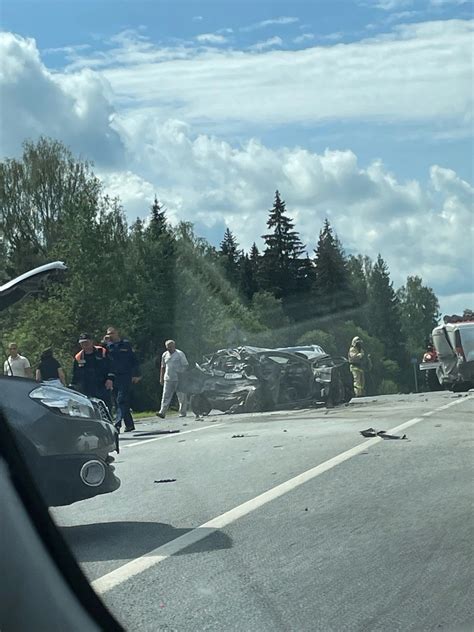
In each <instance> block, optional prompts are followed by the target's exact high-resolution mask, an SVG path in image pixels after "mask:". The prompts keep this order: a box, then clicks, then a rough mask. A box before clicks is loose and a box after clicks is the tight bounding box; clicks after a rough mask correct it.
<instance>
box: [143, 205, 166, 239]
mask: <svg viewBox="0 0 474 632" xmlns="http://www.w3.org/2000/svg"><path fill="white" fill-rule="evenodd" d="M167 230H168V222H167V221H166V209H165V207H164V206H163V205H162V204H160V203H159V202H158V199H157V197H156V196H155V199H154V201H153V204H152V206H151V210H150V221H149V224H148V227H147V233H148V236H149V237H151V239H153V240H154V241H157V240H158V239H159V238H160V237H161V236H162V235H163V234H164V233H165V232H167Z"/></svg>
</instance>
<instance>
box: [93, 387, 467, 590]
mask: <svg viewBox="0 0 474 632" xmlns="http://www.w3.org/2000/svg"><path fill="white" fill-rule="evenodd" d="M463 401H465V399H464V398H463V399H460V400H456V401H455V402H450V403H449V404H445V405H443V406H440V407H439V408H435V409H434V410H432V411H429V412H427V413H423V414H422V415H421V416H420V417H413V419H409V420H408V421H405V422H404V423H402V424H400V425H399V426H396V427H395V428H392V429H391V430H389V431H388V432H389V434H394V433H397V432H401V431H402V430H406V429H407V428H409V427H410V426H414V425H415V424H417V423H419V422H420V421H423V419H424V418H425V417H428V416H430V415H433V414H434V413H437V412H440V411H442V410H446V409H447V408H451V407H452V406H456V405H457V404H460V403H462V402H463ZM189 432H190V431H189ZM171 436H172V435H171ZM380 441H383V439H381V438H380V437H374V438H372V439H367V440H365V441H364V442H363V443H360V444H358V445H356V446H354V447H353V448H350V449H349V450H346V451H345V452H341V453H340V454H338V455H337V456H335V457H333V458H331V459H329V460H328V461H325V462H324V463H321V464H320V465H316V466H315V467H313V468H311V469H309V470H306V472H302V473H301V474H298V475H297V476H295V477H293V478H290V479H289V480H287V481H285V482H284V483H280V485H277V486H276V487H273V488H272V489H269V490H268V491H266V492H263V494H259V495H258V496H255V498H252V499H250V500H248V501H246V502H244V503H242V504H241V505H239V506H237V507H234V508H233V509H230V510H229V511H226V512H225V513H223V514H221V515H220V516H217V517H216V518H213V519H212V520H209V521H208V522H205V523H204V524H202V525H200V526H199V527H196V529H193V530H192V531H188V532H187V533H185V534H184V535H182V536H180V537H178V538H175V539H174V540H171V541H170V542H167V543H166V544H163V545H162V546H159V547H157V548H156V549H154V550H153V551H150V552H149V553H146V554H145V555H142V556H140V557H138V558H136V559H134V560H132V561H130V562H128V563H127V564H124V565H123V566H120V567H119V568H116V569H115V570H113V571H111V572H110V573H107V574H106V575H103V576H102V577H99V578H98V579H96V580H94V581H93V582H92V587H93V588H94V590H95V591H96V592H98V593H105V592H107V591H109V590H112V588H115V587H116V586H118V585H120V584H122V583H123V582H125V581H127V580H128V579H130V578H131V577H134V576H135V575H138V574H139V573H142V572H143V571H146V570H147V569H149V568H151V567H152V566H155V565H157V564H159V563H160V562H163V560H166V559H167V558H168V557H170V556H172V555H175V554H176V553H179V552H180V551H182V550H183V549H185V548H187V547H189V546H191V545H192V544H195V543H196V542H199V541H200V540H203V539H204V538H207V537H208V536H209V535H210V534H211V533H213V532H214V531H217V530H218V529H222V528H224V527H226V526H227V525H229V524H231V523H232V522H235V521H236V520H238V519H239V518H242V517H243V516H246V515H248V514H249V513H251V512H252V511H255V510H256V509H259V508H260V507H262V506H263V505H266V504H267V503H269V502H270V501H272V500H275V499H276V498H279V497H280V496H283V495H284V494H286V493H288V492H290V491H292V490H293V489H296V488H297V487H300V485H303V484H304V483H306V482H308V481H310V480H312V479H313V478H315V477H316V476H319V475H320V474H323V473H324V472H327V471H328V470H331V469H332V468H333V467H336V465H339V464H340V463H344V462H345V461H347V460H348V459H350V458H352V457H353V456H356V455H357V454H360V453H361V452H364V451H365V450H367V448H370V447H371V446H373V445H376V444H377V443H380Z"/></svg>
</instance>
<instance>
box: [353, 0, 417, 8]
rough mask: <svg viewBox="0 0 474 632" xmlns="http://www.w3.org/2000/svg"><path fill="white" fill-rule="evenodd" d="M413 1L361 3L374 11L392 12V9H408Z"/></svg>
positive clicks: (394, 0)
mask: <svg viewBox="0 0 474 632" xmlns="http://www.w3.org/2000/svg"><path fill="white" fill-rule="evenodd" d="M413 1H414V0H371V1H370V2H367V1H366V2H363V4H365V5H369V6H372V7H374V8H376V9H382V10H383V11H393V10H394V9H401V8H403V7H408V6H410V5H412V4H413Z"/></svg>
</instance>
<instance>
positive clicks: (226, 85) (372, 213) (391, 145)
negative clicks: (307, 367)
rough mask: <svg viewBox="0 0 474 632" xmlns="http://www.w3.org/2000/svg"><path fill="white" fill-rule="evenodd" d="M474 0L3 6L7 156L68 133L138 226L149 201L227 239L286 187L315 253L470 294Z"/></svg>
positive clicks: (252, 237) (241, 232) (453, 302)
mask: <svg viewBox="0 0 474 632" xmlns="http://www.w3.org/2000/svg"><path fill="white" fill-rule="evenodd" d="M473 24H474V5H473V3H472V2H471V1H466V0H351V1H349V0H312V1H310V0H305V1H304V2H301V1H299V0H291V1H290V0H271V1H270V0H259V1H258V2H255V1H249V0H238V1H235V0H215V1H214V2H209V1H206V2H201V1H198V0H160V2H155V1H154V0H147V1H143V0H121V1H120V0H119V1H117V0H55V1H51V0H28V1H26V0H2V3H1V4H0V28H1V34H0V156H1V157H2V158H3V157H6V156H9V157H13V156H19V155H20V154H21V145H22V142H23V141H24V140H25V139H27V138H28V139H36V138H38V136H40V135H46V136H51V137H53V138H56V139H59V140H62V141H63V142H64V143H65V144H66V145H68V146H69V147H70V148H71V150H72V151H73V152H74V153H75V154H76V155H80V156H82V157H83V158H87V159H89V160H92V161H93V162H94V165H95V171H96V173H97V175H99V176H100V177H101V179H102V180H103V183H104V187H105V189H106V190H107V191H108V193H109V194H111V195H117V196H119V197H120V198H121V200H122V203H123V206H124V209H125V212H126V214H127V217H128V218H129V220H130V222H132V221H134V220H135V219H136V218H137V217H141V218H145V217H146V216H147V215H148V212H149V208H150V205H151V203H152V201H153V198H154V197H155V195H156V196H157V197H158V199H159V200H160V201H161V202H162V203H163V204H164V205H165V207H166V208H167V211H168V217H169V218H170V220H171V221H172V222H177V221H180V220H185V221H190V222H193V223H194V225H195V230H196V233H197V234H199V235H200V236H204V237H206V238H207V239H208V240H209V241H210V242H212V243H213V244H215V245H218V244H219V242H220V241H221V239H222V237H223V234H224V231H225V229H226V227H229V228H230V229H231V230H232V231H233V232H234V233H235V234H236V236H237V238H238V240H239V243H240V246H241V247H242V248H245V249H248V248H249V247H250V246H251V244H252V243H253V242H254V241H255V242H256V243H257V246H259V247H261V246H262V240H261V237H260V236H261V235H262V234H263V233H264V232H266V226H265V223H266V219H267V216H268V209H269V208H271V206H272V203H273V198H274V193H275V190H276V189H278V190H279V191H280V193H281V195H282V197H283V199H284V200H285V201H286V205H287V210H288V213H289V215H290V216H291V217H292V218H293V219H294V221H295V224H296V228H297V229H298V230H299V231H300V233H301V237H302V239H303V242H304V243H305V244H306V245H307V249H308V252H309V253H310V255H312V254H313V249H314V248H315V246H316V242H317V239H318V234H319V231H320V229H321V227H322V224H323V221H324V219H325V218H326V217H327V218H328V219H329V221H330V222H331V225H332V226H333V228H334V229H335V231H336V232H337V234H338V236H339V238H340V240H341V241H342V244H343V246H344V248H345V250H346V252H347V253H348V254H351V253H354V254H356V253H362V254H367V255H369V256H370V257H372V258H375V257H376V256H377V254H378V253H379V252H380V253H381V254H382V256H383V257H384V259H385V260H386V261H387V263H388V265H389V268H390V272H391V277H392V279H393V282H394V286H395V287H396V288H397V287H399V286H401V285H402V284H403V283H404V282H405V281H406V277H407V276H408V275H419V276H421V277H422V278H423V281H424V282H425V284H427V285H429V286H430V287H432V288H433V289H434V290H435V292H436V293H437V295H438V297H439V299H440V304H441V311H442V312H443V313H454V312H458V313H459V312H462V310H463V309H464V308H465V307H471V308H472V306H473V304H474V297H473V243H474V239H473V232H474V222H473V172H474V169H473V166H474V165H473V141H472V139H473V131H474V130H473V102H472V101H473V85H474V84H473V79H474V77H473V74H474V73H473Z"/></svg>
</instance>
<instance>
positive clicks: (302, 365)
mask: <svg viewBox="0 0 474 632" xmlns="http://www.w3.org/2000/svg"><path fill="white" fill-rule="evenodd" d="M179 389H180V390H182V391H183V392H186V393H188V394H189V395H190V396H191V408H192V410H193V412H194V413H195V414H196V415H207V414H209V412H210V411H211V410H213V409H215V410H221V411H223V412H227V413H235V412H263V411H270V410H284V409H288V408H297V407H308V406H316V405H326V406H336V405H338V404H342V403H345V402H349V401H350V400H351V398H352V397H353V396H354V390H353V381H352V375H351V373H350V370H349V363H348V361H347V360H346V358H342V357H332V356H330V355H329V354H327V353H326V352H325V351H324V350H323V349H322V348H321V347H319V346H318V345H308V346H302V347H287V348H279V349H264V348H259V347H248V346H245V347H239V348H236V349H221V350H220V351H217V352H216V353H214V354H212V355H211V356H208V357H206V358H205V359H204V361H203V362H202V363H201V364H197V365H196V367H195V368H194V369H191V370H190V371H187V372H186V373H183V374H182V375H181V377H180V385H179Z"/></svg>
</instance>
